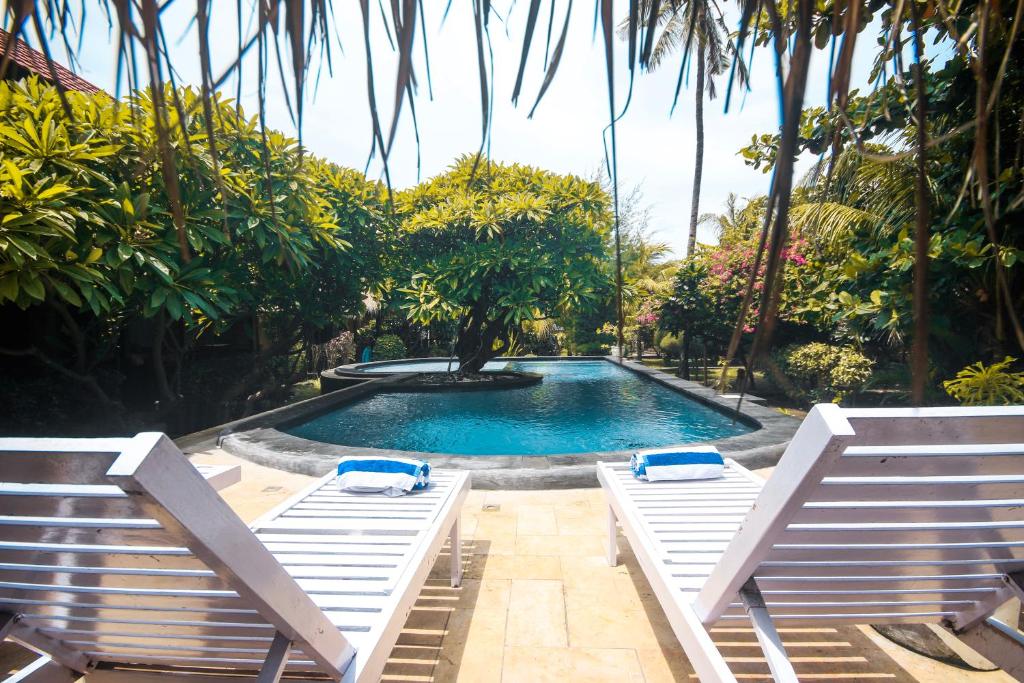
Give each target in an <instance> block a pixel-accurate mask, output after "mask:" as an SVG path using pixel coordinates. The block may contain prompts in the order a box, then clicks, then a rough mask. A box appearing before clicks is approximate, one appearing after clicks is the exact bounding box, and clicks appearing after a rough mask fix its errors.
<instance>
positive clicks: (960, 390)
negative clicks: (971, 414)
mask: <svg viewBox="0 0 1024 683" xmlns="http://www.w3.org/2000/svg"><path fill="white" fill-rule="evenodd" d="M1016 361H1017V359H1016V358H1011V357H1010V356H1007V357H1006V358H1004V359H1003V360H1001V361H999V362H998V363H992V364H991V365H985V364H984V363H982V362H980V361H979V362H977V363H974V364H972V365H968V366H967V367H966V368H964V369H963V370H961V371H960V372H958V373H956V377H955V378H954V379H951V380H947V381H945V382H943V383H942V386H943V388H944V389H945V390H946V393H948V394H949V395H950V396H952V397H953V398H955V399H956V400H957V401H958V402H960V403H961V404H962V405H965V406H995V405H1012V404H1020V403H1024V372H1014V371H1013V369H1012V368H1013V364H1014V363H1015V362H1016Z"/></svg>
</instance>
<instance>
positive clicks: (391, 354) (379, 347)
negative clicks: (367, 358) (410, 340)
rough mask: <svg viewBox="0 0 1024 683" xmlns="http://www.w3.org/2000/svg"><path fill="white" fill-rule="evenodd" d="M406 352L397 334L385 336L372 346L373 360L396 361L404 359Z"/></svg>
mask: <svg viewBox="0 0 1024 683" xmlns="http://www.w3.org/2000/svg"><path fill="white" fill-rule="evenodd" d="M407 353H408V351H407V350H406V348H405V343H404V342H403V341H402V338H401V337H399V336H398V335H397V334H385V335H382V336H381V337H380V338H378V339H377V341H376V343H374V345H373V360H397V359H399V358H405V356H406V354H407Z"/></svg>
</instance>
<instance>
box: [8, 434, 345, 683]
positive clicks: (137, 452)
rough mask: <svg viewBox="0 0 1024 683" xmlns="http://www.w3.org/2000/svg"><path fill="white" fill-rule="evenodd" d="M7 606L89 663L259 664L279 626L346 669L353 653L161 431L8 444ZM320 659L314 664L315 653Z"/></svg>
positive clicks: (65, 655) (62, 657)
mask: <svg viewBox="0 0 1024 683" xmlns="http://www.w3.org/2000/svg"><path fill="white" fill-rule="evenodd" d="M0 612H5V613H8V614H9V615H16V618H17V621H16V622H14V626H13V628H12V629H11V630H10V632H9V633H8V635H9V636H10V637H13V638H15V639H17V640H20V641H22V642H24V643H26V644H28V645H30V646H32V647H34V648H36V649H40V650H43V651H45V652H46V653H47V654H49V655H51V656H52V657H53V658H54V659H55V660H56V661H59V662H60V663H62V664H64V665H65V666H68V667H70V668H72V669H75V670H77V671H83V670H85V669H86V668H89V667H91V666H94V665H96V664H98V663H102V662H131V663H146V664H163V665H190V666H217V667H224V666H227V667H231V668H240V669H252V668H259V667H260V664H261V663H262V661H263V659H264V657H265V656H266V654H267V652H268V651H269V649H270V645H271V642H272V641H273V639H274V637H275V635H276V634H280V636H281V637H283V638H286V639H288V640H289V641H292V642H293V643H294V644H295V647H296V648H299V649H301V650H302V652H303V653H305V655H306V657H303V658H300V661H301V660H306V667H307V669H308V670H318V671H321V672H323V673H327V674H328V675H331V676H332V677H339V676H340V675H341V674H342V673H343V672H344V671H345V669H346V667H347V666H348V663H349V662H350V661H351V659H352V656H353V654H354V650H353V649H352V647H351V646H350V644H349V643H348V641H346V640H345V638H344V637H343V636H342V634H341V633H340V632H339V631H338V629H337V628H335V627H333V626H332V624H331V622H330V621H329V620H328V618H327V617H326V616H325V615H324V614H323V612H322V611H321V610H320V609H319V608H317V607H316V605H315V604H314V603H313V601H312V600H311V599H310V598H309V596H308V595H306V594H305V592H303V590H302V589H301V588H300V587H299V586H298V584H297V583H296V582H295V580H294V579H292V577H291V576H290V575H289V574H288V572H287V571H286V570H285V569H284V568H283V567H282V566H281V565H280V563H278V561H277V560H276V559H275V558H274V557H273V556H272V555H271V554H270V552H269V551H268V550H267V549H266V548H265V547H264V546H263V544H262V543H261V542H260V541H259V540H258V539H257V538H256V537H255V536H254V535H253V533H252V532H251V531H250V530H249V528H248V527H247V526H246V525H245V523H244V522H243V521H242V520H241V519H239V518H238V516H237V515H235V513H234V511H232V510H231V508H230V507H228V505H227V504H226V503H225V502H224V500H223V499H222V498H221V497H220V496H219V495H217V493H216V492H215V491H214V490H213V489H212V488H211V487H210V485H209V484H208V483H207V482H206V481H205V480H204V479H203V476H202V475H201V474H200V473H199V472H198V471H197V470H196V469H195V468H194V467H193V466H192V465H191V464H190V463H189V461H188V459H187V458H186V457H185V456H184V455H183V454H182V453H181V451H179V450H178V449H177V447H175V445H174V444H173V443H172V442H171V441H170V439H168V438H167V437H166V436H164V435H163V434H155V433H146V434H139V435H138V436H136V437H134V438H131V439H0ZM309 660H311V661H309Z"/></svg>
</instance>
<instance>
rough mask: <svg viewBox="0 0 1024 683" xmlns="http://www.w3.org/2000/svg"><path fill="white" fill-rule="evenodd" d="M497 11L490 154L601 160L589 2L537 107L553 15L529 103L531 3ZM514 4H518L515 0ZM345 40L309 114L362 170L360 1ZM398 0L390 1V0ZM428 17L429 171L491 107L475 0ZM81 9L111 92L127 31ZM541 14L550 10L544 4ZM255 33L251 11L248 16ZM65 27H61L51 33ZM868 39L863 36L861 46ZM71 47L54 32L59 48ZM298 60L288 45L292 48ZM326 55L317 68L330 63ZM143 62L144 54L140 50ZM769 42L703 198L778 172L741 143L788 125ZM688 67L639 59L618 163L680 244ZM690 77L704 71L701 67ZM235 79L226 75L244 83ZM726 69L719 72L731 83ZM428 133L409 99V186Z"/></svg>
mask: <svg viewBox="0 0 1024 683" xmlns="http://www.w3.org/2000/svg"><path fill="white" fill-rule="evenodd" d="M493 4H494V6H495V7H496V8H497V12H498V14H497V15H496V16H492V19H491V22H490V33H491V43H492V49H493V53H494V78H493V83H494V109H493V118H492V122H491V131H492V136H491V143H490V155H491V158H492V159H494V160H497V161H502V162H520V163H526V164H531V165H534V166H538V167H542V168H545V169H548V170H551V171H555V172H559V173H575V174H578V175H583V176H593V175H594V174H595V173H596V172H597V171H598V169H600V167H601V165H602V164H603V163H604V161H603V160H604V149H603V145H602V130H603V129H604V128H605V126H606V125H607V123H608V119H609V109H608V96H607V86H606V74H605V67H604V47H603V43H602V38H601V36H600V34H597V35H595V34H594V33H593V26H594V24H593V21H594V9H593V4H592V3H587V2H579V1H577V2H575V3H573V5H572V7H573V13H572V16H571V24H570V29H569V33H568V38H567V42H566V46H565V51H564V54H563V58H562V62H561V65H560V67H559V69H558V72H557V74H556V76H555V78H554V82H553V83H552V85H551V87H550V89H549V90H548V92H547V94H546V95H545V97H544V99H543V101H541V103H540V106H539V107H538V108H537V111H536V113H535V115H534V117H533V118H532V119H530V118H528V116H527V115H528V113H529V110H530V107H531V106H532V104H533V100H534V99H535V97H536V93H537V91H538V89H539V87H540V84H541V82H542V80H543V53H544V33H545V31H546V30H547V17H546V16H542V17H541V18H540V20H539V21H538V24H537V31H536V33H535V38H534V45H533V48H532V50H531V56H530V61H529V62H528V64H527V69H526V76H525V80H524V86H523V94H522V95H521V97H520V100H519V104H518V106H514V105H513V104H512V102H511V94H512V90H513V85H514V83H515V77H516V71H517V69H518V66H519V57H520V50H521V46H522V43H521V37H522V35H523V33H524V27H525V24H526V13H527V8H528V3H525V2H518V3H509V2H500V1H496V2H494V3H493ZM509 4H511V5H512V6H511V9H510V8H509V7H508V5H509ZM566 4H567V3H566V2H563V1H559V2H558V7H557V11H556V22H555V23H556V26H555V29H554V34H555V35H554V37H553V38H552V42H554V41H555V39H556V38H557V34H558V32H559V30H560V28H561V22H562V17H564V12H565V7H566ZM333 5H334V15H335V16H334V23H335V26H334V29H336V40H340V43H341V47H340V49H339V46H338V44H337V42H335V43H334V45H333V46H332V53H333V54H332V57H333V59H332V61H333V69H332V72H331V73H328V71H327V68H326V66H325V65H322V64H321V61H320V60H319V59H315V60H314V66H313V68H312V70H311V72H310V82H309V84H308V85H307V88H308V90H307V98H306V108H305V114H304V122H303V142H304V144H305V145H306V147H307V148H309V149H310V150H311V151H312V152H313V153H315V154H317V155H319V156H321V157H324V158H326V159H329V160H331V161H333V162H335V163H338V164H341V165H344V166H350V167H354V168H357V169H360V170H362V169H363V168H364V167H365V166H366V163H367V157H368V153H369V151H370V141H371V137H370V135H371V121H370V114H369V109H368V106H367V82H366V61H365V52H364V45H363V40H362V33H361V30H362V24H361V15H360V13H359V9H358V6H359V3H357V2H355V1H354V0H341V1H338V2H334V3H333ZM384 5H388V3H384ZM423 5H424V7H425V16H424V17H423V20H424V21H425V24H424V26H425V28H426V34H427V45H428V47H429V54H430V70H431V75H432V79H431V80H432V85H433V88H432V90H433V97H432V98H431V97H430V95H429V93H428V88H427V80H426V74H425V64H424V57H423V44H422V42H421V40H422V35H421V34H420V33H419V32H417V36H416V63H415V67H414V68H415V70H416V75H417V77H418V80H419V89H418V92H417V94H416V113H417V117H418V121H419V131H420V145H419V155H420V164H419V165H420V178H422V179H426V178H429V177H431V176H433V175H436V174H438V173H441V172H443V171H444V170H445V169H446V168H447V167H448V166H449V165H450V164H451V163H452V161H453V160H454V159H455V158H456V157H458V156H459V155H461V154H466V153H473V152H475V151H476V150H477V149H478V147H479V145H480V138H481V107H480V88H479V80H478V73H477V66H476V64H477V61H476V42H475V38H474V28H473V12H472V4H471V3H470V2H468V1H467V0H459V1H455V2H453V3H452V7H451V10H450V12H449V14H448V16H447V19H446V20H443V21H442V16H443V14H444V8H445V5H447V2H446V1H445V0H424V2H423ZM234 6H235V3H229V2H226V1H225V0H217V2H214V3H213V11H212V12H211V43H212V50H213V63H214V69H213V71H214V73H215V74H219V73H220V72H222V71H223V69H224V67H225V66H226V65H228V64H229V63H230V61H231V60H232V58H233V57H234V55H235V51H236V41H237V28H236V17H235V10H234ZM627 7H628V3H626V2H625V0H619V1H618V2H616V12H617V16H619V15H622V16H624V15H625V14H626V11H627ZM90 8H91V12H90V14H89V16H88V17H87V20H86V22H85V31H84V35H83V40H82V48H81V51H80V52H79V54H78V56H77V57H78V64H77V67H78V68H77V70H78V71H79V72H80V73H81V74H82V75H83V76H84V77H85V78H87V79H88V80H90V81H92V82H93V83H95V84H96V85H98V86H100V87H102V88H104V89H105V90H107V91H108V92H111V93H113V92H115V90H116V87H115V58H116V55H115V41H114V38H113V36H112V35H111V34H110V32H109V30H108V27H107V23H106V18H105V17H104V16H103V15H102V12H101V10H99V9H98V8H96V7H95V6H90ZM194 8H195V4H194V3H185V2H181V1H179V2H176V3H174V4H173V5H171V6H170V7H169V9H167V10H166V12H165V14H164V20H165V23H164V26H165V29H166V36H167V40H168V41H169V45H170V51H171V54H172V59H173V61H174V63H175V66H176V70H177V72H178V79H179V83H186V84H198V82H199V68H198V63H199V60H198V47H197V39H196V36H195V27H194V24H193V23H192V22H191V21H190V19H191V13H192V12H193V11H194ZM370 8H371V15H372V18H371V21H372V23H373V26H372V29H371V30H372V33H373V35H374V40H373V52H372V57H373V63H374V73H375V78H376V95H377V101H378V105H379V109H380V111H381V115H382V125H384V126H385V127H386V126H388V125H389V124H390V120H391V111H392V106H393V101H394V77H395V69H396V64H397V60H396V56H395V53H394V52H393V50H392V49H391V47H390V45H389V44H388V40H387V38H386V37H385V36H384V23H383V20H382V19H381V16H380V11H379V9H377V8H376V3H375V2H373V1H372V0H371V2H370ZM723 9H724V10H725V11H726V20H727V22H731V23H729V24H728V25H729V26H730V27H731V28H732V27H734V25H735V24H736V21H735V11H734V10H735V6H734V5H732V4H729V3H725V4H723ZM541 14H542V15H543V14H544V12H542V13H541ZM875 32H877V31H876V30H875V29H874V26H873V25H869V26H868V28H867V29H865V32H864V34H862V36H861V39H860V40H859V41H858V50H859V54H857V55H856V57H855V62H854V64H855V69H854V74H853V78H852V83H853V87H863V86H864V85H865V84H866V80H867V77H868V73H869V71H870V65H871V57H872V56H871V54H870V51H871V46H872V45H873V44H874V42H875V41H874V35H872V34H873V33H875ZM245 33H246V34H247V35H248V34H249V33H251V26H250V27H249V28H248V29H246V30H245ZM55 42H59V41H55ZM865 44H866V46H867V49H865ZM615 47H616V51H617V52H616V74H615V76H616V89H617V98H618V103H619V105H620V106H621V102H622V100H623V98H624V96H625V92H626V88H627V86H628V77H629V76H628V71H627V68H626V59H625V52H626V43H625V41H617V43H616V46H615ZM62 53H63V51H62V50H61V49H59V48H57V47H56V46H55V54H57V55H58V56H60V55H61V54H62ZM283 56H284V59H285V60H286V62H285V63H286V66H285V68H286V69H288V66H287V60H288V57H287V53H284V55H283ZM271 64H272V68H273V77H272V79H271V83H270V85H269V86H268V93H267V124H268V125H269V126H270V127H272V128H277V129H279V130H282V131H285V132H291V133H294V132H295V130H296V128H295V124H294V123H293V122H292V120H291V118H290V116H289V113H288V107H287V106H286V104H285V98H284V96H283V94H282V91H281V87H280V79H279V78H278V76H277V70H276V62H274V61H273V58H271ZM827 66H828V53H827V52H815V55H814V59H813V61H812V70H811V77H810V80H809V83H810V86H809V91H808V96H807V100H806V102H805V105H806V106H814V105H818V104H822V103H823V102H824V100H825V95H826V93H825V87H826V85H825V84H826V83H827V77H826V72H827ZM318 67H319V75H318V73H317V72H318ZM140 68H141V65H140ZM773 71H774V69H773V58H772V54H771V53H769V52H768V51H766V50H760V51H759V52H758V54H757V55H756V57H755V59H754V62H753V67H752V72H751V75H752V78H751V81H752V84H753V87H752V91H751V92H747V93H745V94H744V93H742V92H740V91H738V90H737V92H736V94H735V95H734V97H733V101H732V105H731V107H730V111H729V112H728V113H725V112H724V111H723V104H724V97H722V95H721V94H720V96H719V98H718V99H716V100H712V101H710V102H708V103H706V104H705V108H704V116H705V151H704V173H703V184H702V191H701V200H700V212H701V213H707V212H719V211H721V210H722V209H723V207H724V205H725V202H726V199H727V197H728V195H729V194H730V193H736V194H737V195H739V196H740V197H753V196H756V195H758V194H763V193H765V192H767V190H768V184H769V176H768V175H766V174H764V173H763V172H762V171H761V170H755V169H753V168H751V167H749V166H747V165H746V164H745V163H744V162H743V159H742V157H741V156H739V154H738V151H739V149H740V148H742V147H744V146H746V145H748V144H750V141H751V138H752V137H753V136H754V135H759V134H761V133H771V132H776V131H777V130H778V124H779V113H778V99H777V96H776V85H775V79H774V73H773ZM255 74H256V60H255V58H254V57H253V58H250V59H246V60H245V61H244V63H243V79H242V96H241V102H242V105H243V106H244V107H245V109H246V111H247V112H249V113H252V114H255V113H256V111H257V94H256V78H255ZM678 74H679V57H674V58H670V59H669V60H668V62H667V63H666V65H665V66H664V67H662V68H661V69H659V70H656V71H654V72H651V73H639V74H638V75H637V78H636V81H635V85H634V92H633V98H632V103H631V105H630V107H629V110H628V112H627V113H626V115H625V117H623V118H622V119H621V120H620V122H619V124H618V126H617V131H618V171H619V184H620V188H622V191H626V190H628V189H630V188H632V187H634V186H639V187H640V189H641V191H642V193H643V198H644V203H645V204H646V205H648V206H649V208H650V222H649V227H650V232H651V235H652V237H653V238H654V239H656V240H658V241H662V242H666V243H668V244H669V245H670V247H671V249H672V251H673V253H674V254H675V255H676V256H682V255H684V254H685V250H686V248H685V244H686V233H687V230H688V226H689V216H690V197H691V192H692V186H691V182H692V177H693V167H694V148H695V141H694V102H693V99H694V93H693V89H692V85H693V84H692V83H690V84H689V85H690V86H691V87H689V88H687V86H686V84H684V91H683V92H682V94H681V95H680V101H679V104H678V106H677V107H676V110H675V112H674V114H672V115H670V110H671V106H672V97H673V93H674V91H675V85H676V80H677V78H678ZM691 80H692V74H691ZM236 83H237V82H236V81H235V80H234V79H231V80H229V81H228V82H227V83H226V84H225V89H226V90H227V91H228V92H229V93H230V94H231V95H232V96H234V94H235V92H236ZM726 83H727V81H726V79H725V78H723V79H722V80H721V81H720V82H719V84H718V85H719V88H718V89H719V92H720V93H724V91H725V87H726ZM416 157H417V146H416V141H415V137H414V131H413V126H412V121H411V118H410V116H409V108H408V106H406V107H405V108H404V109H403V111H402V116H401V119H400V124H399V130H398V134H397V137H396V142H395V146H394V150H393V152H392V156H391V160H390V164H389V168H390V171H391V180H392V184H393V186H395V187H399V188H400V187H407V186H410V185H413V184H415V183H416V182H417V181H418V177H417V158H416ZM813 161H814V160H813V159H809V158H804V159H801V160H800V163H799V165H798V173H800V172H802V171H806V170H807V169H808V168H809V166H810V164H811V163H813ZM380 173H381V165H380V163H379V157H378V160H377V162H375V163H371V164H370V166H369V175H370V176H371V177H380ZM714 239H715V237H714V234H713V233H712V231H711V229H710V228H708V227H704V226H702V227H701V229H700V231H699V233H698V240H699V241H701V242H713V241H714Z"/></svg>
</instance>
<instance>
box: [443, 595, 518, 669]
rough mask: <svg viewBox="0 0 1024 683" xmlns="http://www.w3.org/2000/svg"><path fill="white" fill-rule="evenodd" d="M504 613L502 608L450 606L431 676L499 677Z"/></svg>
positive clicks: (503, 638) (504, 621)
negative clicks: (441, 642) (444, 631)
mask: <svg viewBox="0 0 1024 683" xmlns="http://www.w3.org/2000/svg"><path fill="white" fill-rule="evenodd" d="M507 617H508V612H507V610H506V609H503V608H502V609H494V608H484V607H475V608H473V609H456V610H453V611H452V614H451V616H450V617H449V619H448V631H447V633H446V634H445V637H444V642H443V644H442V646H441V650H440V653H439V654H438V658H437V666H436V667H435V668H434V680H435V681H445V682H447V681H468V682H469V683H489V682H490V681H494V682H495V683H497V682H498V681H500V680H501V669H502V655H503V651H504V644H505V623H506V620H507Z"/></svg>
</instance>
